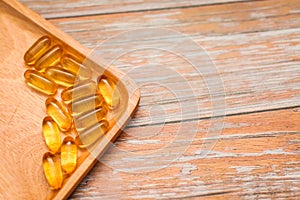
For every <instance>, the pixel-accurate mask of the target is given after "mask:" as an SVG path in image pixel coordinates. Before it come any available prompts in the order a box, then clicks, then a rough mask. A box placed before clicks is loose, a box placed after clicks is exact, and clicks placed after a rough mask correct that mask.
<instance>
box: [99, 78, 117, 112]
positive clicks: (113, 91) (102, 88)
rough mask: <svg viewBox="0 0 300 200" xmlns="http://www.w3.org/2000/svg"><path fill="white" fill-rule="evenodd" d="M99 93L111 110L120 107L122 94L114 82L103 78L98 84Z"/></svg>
mask: <svg viewBox="0 0 300 200" xmlns="http://www.w3.org/2000/svg"><path fill="white" fill-rule="evenodd" d="M98 91H99V93H100V94H101V95H102V96H103V98H104V100H105V102H106V104H107V105H108V107H109V108H110V109H115V108H116V107H117V106H118V105H119V103H120V93H119V90H118V88H117V87H116V85H115V83H114V82H112V81H111V80H109V79H107V78H106V77H101V79H100V80H99V82H98Z"/></svg>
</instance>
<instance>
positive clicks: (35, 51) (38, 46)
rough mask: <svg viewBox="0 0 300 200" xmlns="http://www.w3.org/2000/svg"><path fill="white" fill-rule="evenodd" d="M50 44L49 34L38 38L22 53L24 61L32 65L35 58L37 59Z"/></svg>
mask: <svg viewBox="0 0 300 200" xmlns="http://www.w3.org/2000/svg"><path fill="white" fill-rule="evenodd" d="M50 46H51V39H50V37H49V36H43V37H41V38H39V39H38V40H37V41H36V42H35V43H34V44H33V45H32V46H31V47H30V48H29V49H28V50H27V51H26V53H25V54H24V61H25V63H26V64H27V65H29V66H33V65H34V64H35V62H36V61H37V59H39V58H40V57H41V56H42V55H43V54H44V53H45V52H46V51H47V50H48V49H49V48H50Z"/></svg>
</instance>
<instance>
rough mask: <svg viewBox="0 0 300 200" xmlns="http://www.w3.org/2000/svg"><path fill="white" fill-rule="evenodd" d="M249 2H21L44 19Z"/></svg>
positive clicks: (92, 0) (164, 0)
mask: <svg viewBox="0 0 300 200" xmlns="http://www.w3.org/2000/svg"><path fill="white" fill-rule="evenodd" d="M242 1H249V0H192V1H181V0H173V1H172V0H145V1H140V0H130V1H122V0H110V1H103V0H89V1H84V0H67V1H52V0H45V1H33V0H21V2H23V3H24V4H26V5H27V6H28V7H29V8H31V9H33V10H34V11H36V12H38V13H40V14H41V15H42V16H43V17H45V18H48V19H50V18H62V17H75V16H83V15H98V14H108V13H120V12H132V11H134V12H136V11H141V10H144V11H147V10H161V9H171V8H180V7H190V6H199V5H211V4H222V3H229V2H242Z"/></svg>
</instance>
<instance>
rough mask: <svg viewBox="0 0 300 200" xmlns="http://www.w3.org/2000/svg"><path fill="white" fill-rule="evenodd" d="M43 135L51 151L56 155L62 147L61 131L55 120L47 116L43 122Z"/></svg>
mask: <svg viewBox="0 0 300 200" xmlns="http://www.w3.org/2000/svg"><path fill="white" fill-rule="evenodd" d="M42 127H43V135H44V139H45V142H46V145H47V146H48V148H49V150H50V151H52V152H53V153H56V152H57V151H58V150H59V148H60V145H61V140H60V131H59V129H58V126H57V124H56V123H55V122H54V120H53V119H52V118H51V117H50V116H47V117H45V118H44V120H43V125H42Z"/></svg>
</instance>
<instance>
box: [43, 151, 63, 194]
mask: <svg viewBox="0 0 300 200" xmlns="http://www.w3.org/2000/svg"><path fill="white" fill-rule="evenodd" d="M43 168H44V174H45V177H46V179H47V181H48V183H49V185H50V186H51V188H52V189H54V190H57V189H59V188H61V186H62V183H63V174H62V170H61V167H60V162H59V160H58V157H57V156H55V155H53V154H52V153H50V152H47V153H45V154H44V156H43Z"/></svg>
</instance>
